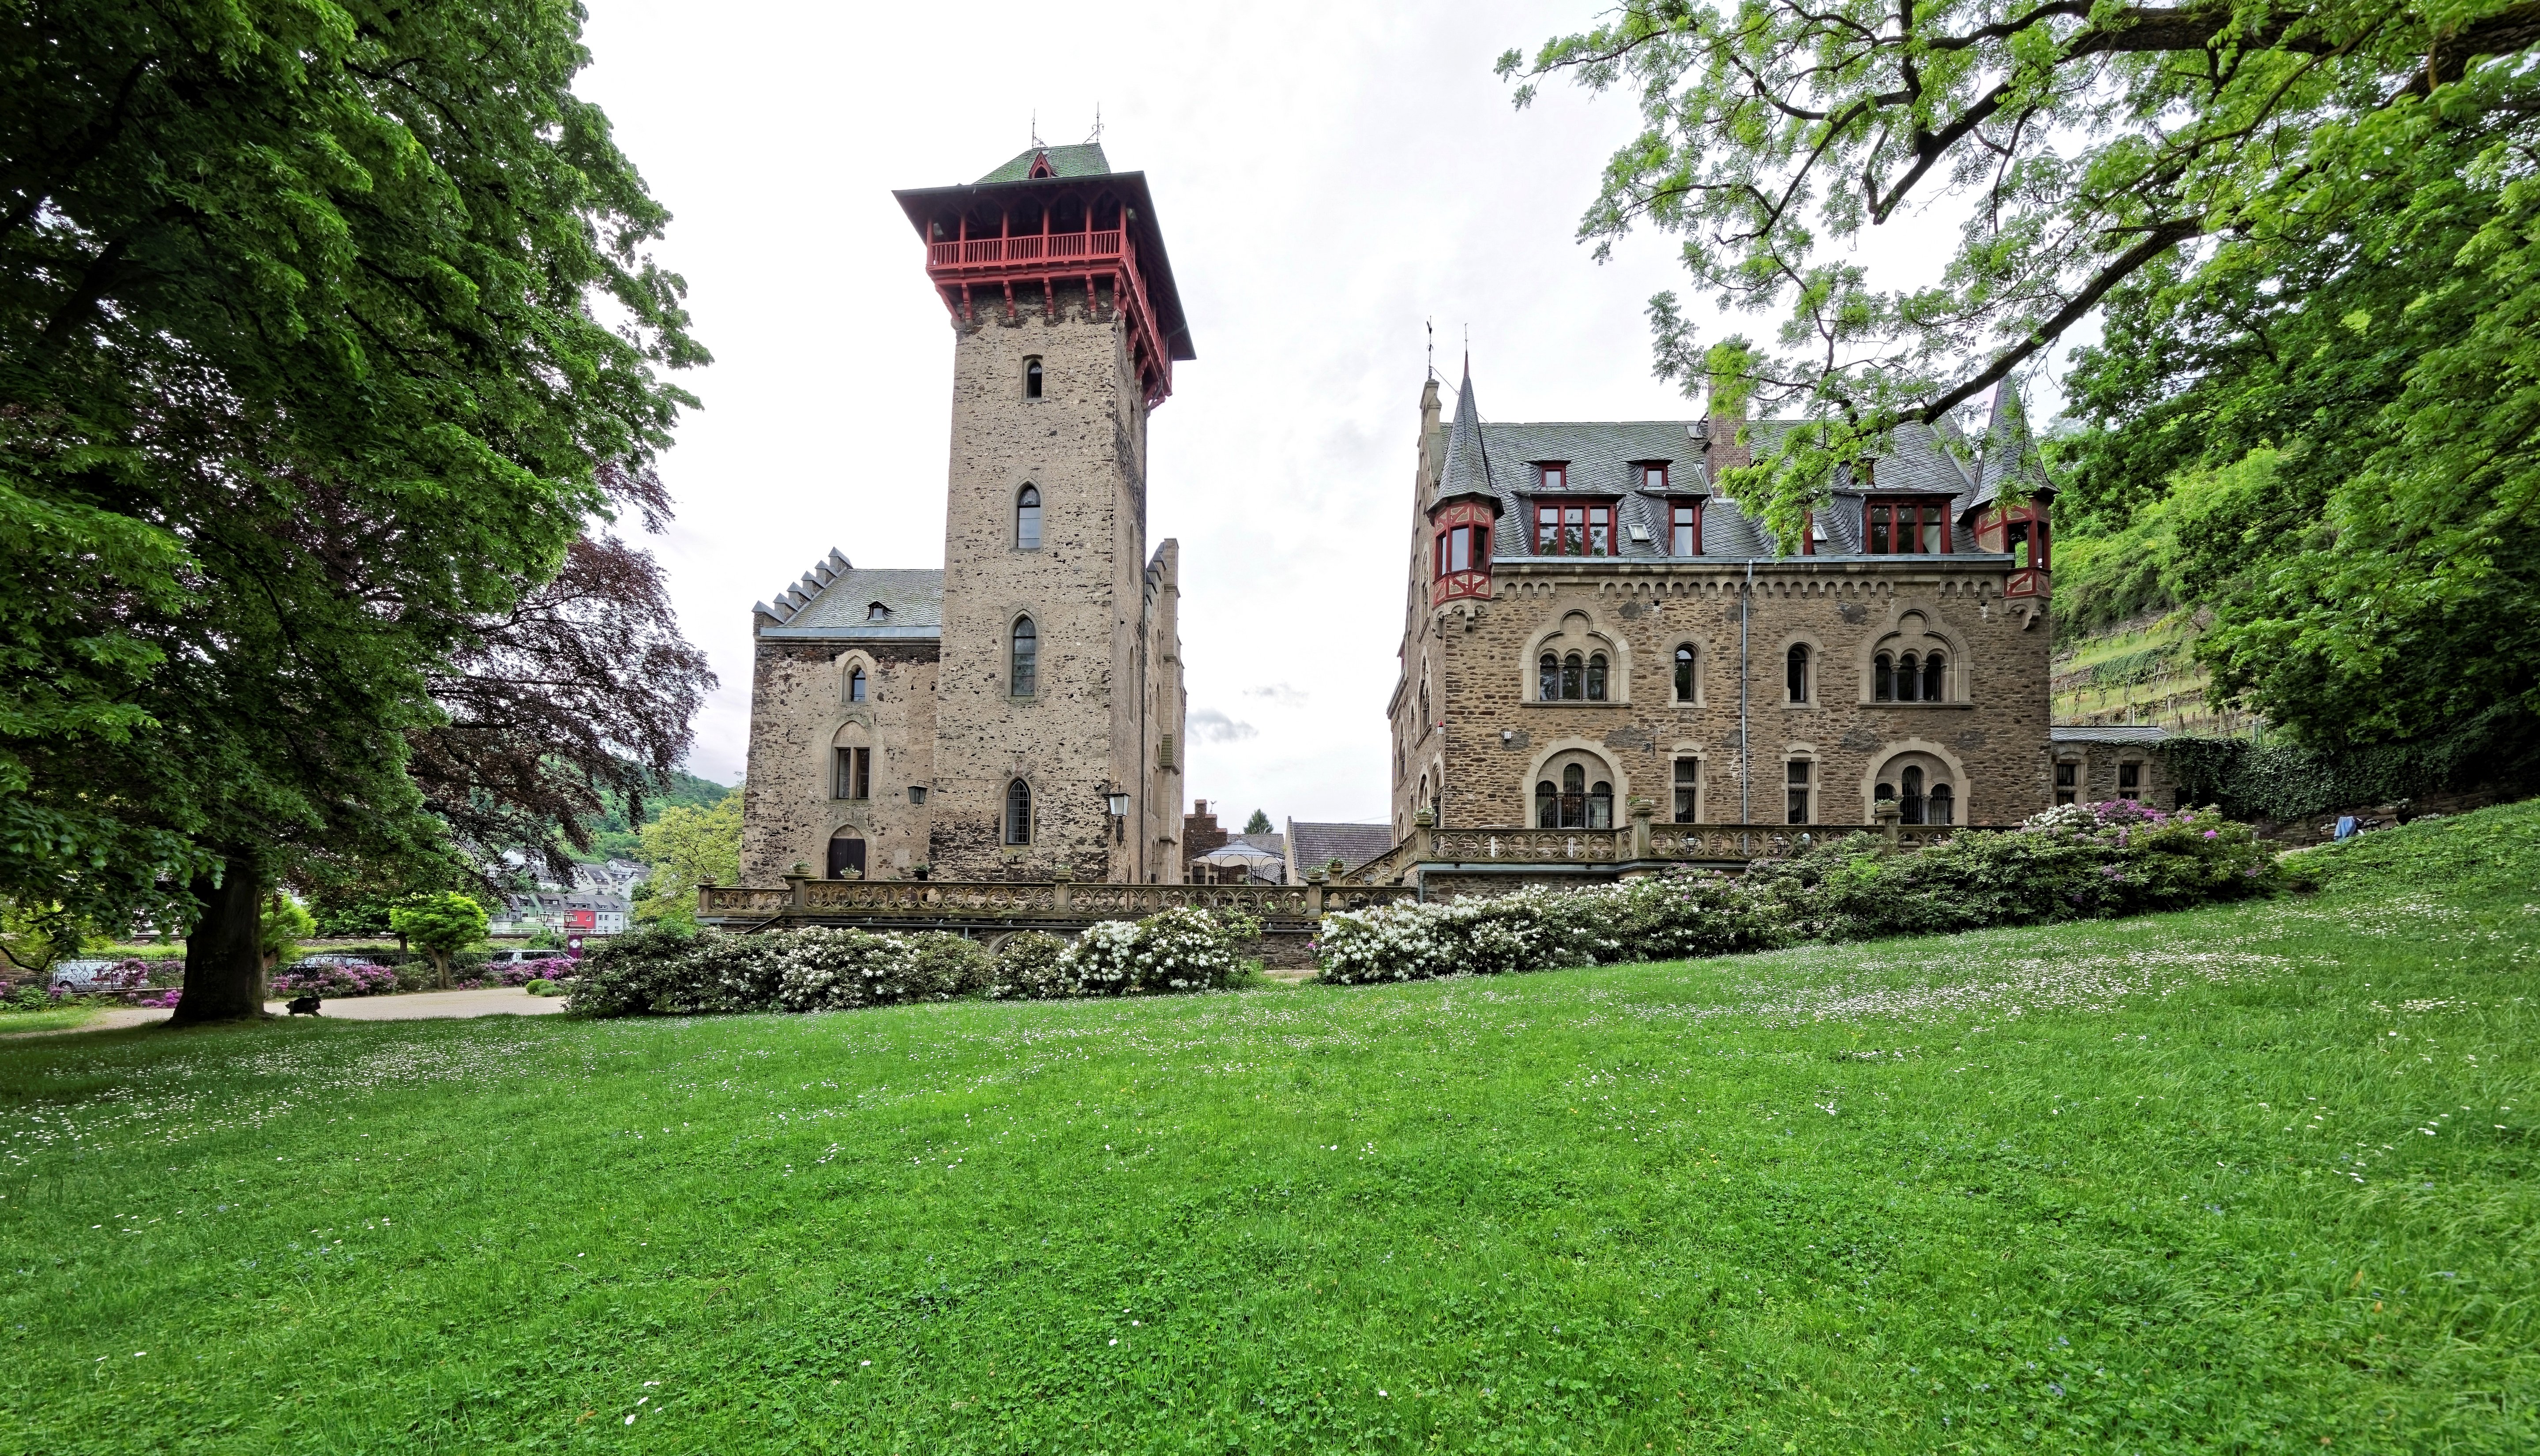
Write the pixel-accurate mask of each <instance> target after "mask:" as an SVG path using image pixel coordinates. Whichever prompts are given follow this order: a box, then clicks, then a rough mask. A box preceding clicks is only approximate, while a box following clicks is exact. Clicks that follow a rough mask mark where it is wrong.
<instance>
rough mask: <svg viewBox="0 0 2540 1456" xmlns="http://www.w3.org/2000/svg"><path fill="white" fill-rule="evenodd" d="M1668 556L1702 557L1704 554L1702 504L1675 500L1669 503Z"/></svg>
mask: <svg viewBox="0 0 2540 1456" xmlns="http://www.w3.org/2000/svg"><path fill="white" fill-rule="evenodd" d="M1667 521H1668V525H1667V554H1668V555H1669V556H1700V555H1701V554H1702V502H1700V501H1698V500H1675V501H1669V502H1667Z"/></svg>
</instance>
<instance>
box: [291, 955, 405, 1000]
mask: <svg viewBox="0 0 2540 1456" xmlns="http://www.w3.org/2000/svg"><path fill="white" fill-rule="evenodd" d="M266 989H267V990H268V991H270V992H271V993H272V994H273V995H274V996H277V997H283V998H289V997H295V996H310V995H316V996H317V997H319V998H325V997H347V996H386V995H388V993H390V992H392V991H394V990H396V989H397V973H396V972H395V971H393V970H390V969H389V968H388V967H387V966H381V965H372V964H370V963H369V962H367V961H352V962H321V963H318V964H314V965H296V966H287V967H285V968H283V969H281V970H278V971H275V972H274V973H273V979H272V980H271V981H270V982H269V983H268V984H267V987H266Z"/></svg>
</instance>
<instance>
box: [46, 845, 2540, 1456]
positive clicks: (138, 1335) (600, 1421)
mask: <svg viewBox="0 0 2540 1456" xmlns="http://www.w3.org/2000/svg"><path fill="white" fill-rule="evenodd" d="M2307 853H2308V855H2309V856H2311V857H2313V858H2312V863H2314V864H2317V865H2319V866H2320V867H2321V869H2322V873H2321V876H2320V877H2321V878H2322V880H2323V881H2324V883H2325V884H2326V888H2325V889H2324V890H2322V891H2321V892H2320V893H2318V894H2316V895H2313V896H2308V897H2289V898H2280V899H2275V900H2269V901H2261V902H2250V903H2243V904H2238V905H2234V906H2229V907H2223V908H2217V909H2211V910H2204V911H2197V912H2192V913H2187V914H2181V915H2174V916H2163V917H2148V918H2141V919H2135V920H2126V921H2110V922H2089V923H2081V924H2075V925H2066V926H2058V927H2052V928H2043V929H2032V930H2023V931H2009V932H1988V933H1981V934H1969V935H1963V936H1947V937H1937V938H1923V939H1893V940H1884V941H1874V942H1870V943H1868V944H1855V945H1848V946H1814V947H1808V948H1803V949H1799V950H1792V951H1784V952H1777V953H1772V954H1763V955H1753V956H1744V957H1730V958H1724V959H1719V960H1709V961H1701V962H1695V963H1690V964H1673V965H1639V966H1617V967H1607V968H1601V969H1588V970H1575V971H1561V972H1549V973H1543V974H1535V975H1518V976H1503V977H1494V978H1490V979H1487V980H1447V981H1433V982H1423V983H1417V984H1411V985H1401V986H1381V987H1372V988H1338V987H1321V986H1308V987H1304V988H1298V989H1281V990H1267V991H1252V992H1245V993H1240V994H1232V995H1213V996H1200V997H1186V998H1160V999H1155V1000H1148V1001H1126V1002H1104V1003H1094V1004H1084V1003H1062V1004H1048V1003H1043V1004H1028V1005H1005V1004H995V1003H953V1004H949V1005H918V1006H903V1007H893V1008H885V1009H880V1010H866V1011H857V1012H852V1013H843V1014H835V1015H810V1016H729V1017H721V1018H714V1019H700V1020H677V1019H664V1020H636V1021H610V1022H589V1021H571V1020H562V1019H550V1020H528V1019H518V1020H516V1019H512V1018H494V1019H488V1020H483V1021H474V1022H458V1021H453V1022H439V1023H429V1022H412V1023H402V1024H388V1023H369V1024H363V1023H334V1022H324V1021H319V1022H309V1021H295V1022H292V1023H289V1024H284V1025H274V1026H268V1027H262V1028H215V1029H206V1030H200V1031H192V1032H184V1033H172V1032H164V1031H162V1032H151V1033H142V1032H133V1033H115V1034H104V1035H81V1036H61V1037H55V1038H51V1039H49V1040H42V1041H36V1042H22V1043H19V1044H17V1045H16V1046H15V1047H14V1048H13V1050H12V1053H11V1055H10V1056H9V1057H8V1058H7V1059H6V1060H5V1061H0V1098H5V1099H6V1110H7V1114H8V1115H7V1117H6V1119H5V1121H0V1129H4V1130H5V1132H0V1206H5V1208H6V1209H7V1210H8V1211H9V1213H8V1215H7V1216H6V1217H5V1218H0V1255H5V1259H0V1267H5V1268H6V1269H7V1270H9V1271H12V1272H13V1273H12V1277H11V1278H10V1280H9V1282H8V1283H7V1284H6V1285H5V1286H0V1336H5V1339H6V1341H7V1344H6V1346H5V1349H6V1351H7V1355H8V1357H7V1358H6V1359H5V1360H0V1432H5V1437H0V1445H5V1446H7V1447H8V1448H11V1449H32V1450H43V1451H47V1452H57V1453H72V1452H119V1451H143V1450H161V1449H168V1448H173V1447H185V1448H189V1449H205V1450H223V1451H256V1452H275V1451H290V1452H300V1451H307V1452H318V1451H324V1452H346V1451H381V1450H389V1449H395V1450H401V1451H406V1450H468V1451H480V1450H505V1449H537V1450H571V1449H583V1448H586V1447H588V1448H594V1449H597V1448H600V1447H601V1446H603V1445H605V1446H606V1447H607V1448H609V1449H620V1450H658V1451H680V1452H690V1451H716V1452H741V1451H842V1452H843V1451H857V1452H864V1451H879V1450H907V1451H930V1452H932V1451H982V1452H985V1451H1024V1450H1032V1451H1051V1450H1108V1451H1166V1450H1170V1451H1187V1450H1199V1449H1205V1450H1221V1451H1224V1450H1245V1451H1303V1450H1308V1449H1330V1450H1369V1451H1412V1450H1420V1451H1474V1450H1529V1451H1552V1450H1559V1451H1579V1452H1586V1451H1596V1452H1618V1453H1622V1452H1643V1451H1752V1452H1761V1453H1774V1452H1782V1453H1791V1452H1799V1451H1909V1450H1910V1451H1930V1450H1936V1449H1950V1450H1959V1451H2023V1452H2025V1451H2033V1450H2041V1449H2049V1450H2092V1451H2119V1450H2123V1451H2175V1450H2188V1449H2195V1450H2249V1451H2257V1450H2270V1451H2293V1450H2307V1451H2319V1450H2370V1451H2399V1450H2431V1449H2441V1450H2446V1451H2455V1452H2500V1453H2501V1452H2519V1451H2527V1450H2530V1449H2533V1448H2534V1446H2535V1445H2540V1418H2535V1410H2540V1407H2535V1403H2534V1397H2535V1395H2540V1355H2535V1353H2534V1352H2535V1351H2540V1327H2535V1314H2534V1306H2533V1305H2532V1304H2531V1302H2530V1300H2529V1298H2528V1294H2529V1291H2530V1290H2531V1289H2532V1288H2533V1287H2534V1286H2535V1280H2536V1279H2540V1270H2535V1268H2534V1256H2533V1249H2534V1243H2533V1237H2532V1235H2533V1230H2534V1226H2535V1216H2536V1215H2540V1177H2535V1173H2540V1168H2536V1167H2535V1161H2536V1160H2535V1149H2534V1145H2533V1142H2532V1137H2531V1129H2532V1126H2533V1123H2532V1112H2533V1110H2534V1109H2535V1107H2540V1102H2535V1098H2540V1085H2535V1084H2534V1080H2535V1072H2536V1071H2540V1051H2535V1049H2540V1014H2535V1007H2534V1005H2533V1000H2532V984H2533V974H2534V972H2535V970H2540V904H2535V898H2534V893H2533V890H2532V886H2533V885H2534V884H2535V883H2540V808H2535V807H2534V806H2530V805H2524V806H2516V807H2512V808H2506V809H2498V810H2489V811H2485V812H2482V813H2479V814H2474V815H2467V816H2462V817H2459V818H2454V819H2445V820H2437V821H2429V822H2422V823H2419V824H2417V825H2413V826H2410V827H2409V828H2406V829H2401V830H2391V831H2387V832H2383V833H2378V834H2374V835H2370V836H2366V837H2365V838H2364V839H2362V840H2361V841H2358V842H2354V843H2351V844H2348V845H2344V846H2339V847H2335V848H2332V849H2323V850H2317V851H2310V852H2307Z"/></svg>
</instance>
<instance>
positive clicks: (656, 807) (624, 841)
mask: <svg viewBox="0 0 2540 1456" xmlns="http://www.w3.org/2000/svg"><path fill="white" fill-rule="evenodd" d="M644 783H645V789H644V818H643V820H642V822H640V823H638V822H634V821H631V820H630V819H629V818H628V816H627V804H626V797H625V796H624V795H622V794H618V793H615V792H613V791H612V792H610V793H608V794H605V795H603V796H602V803H603V805H604V807H603V808H602V810H601V813H600V818H599V819H598V820H597V821H595V822H594V823H593V825H592V835H591V849H590V850H589V852H588V853H586V854H584V855H582V856H581V857H580V858H583V859H587V860H640V859H642V858H643V857H644V842H643V837H642V832H643V830H644V827H645V826H646V825H648V824H651V823H653V822H654V821H656V820H658V819H660V818H661V817H662V814H663V812H664V811H665V810H667V809H669V808H670V807H671V806H672V805H674V804H684V805H686V806H688V807H691V808H700V809H710V808H713V807H714V806H715V805H717V804H719V803H722V802H723V801H724V800H725V799H726V798H739V797H741V791H740V790H739V789H738V788H735V787H733V786H731V785H726V784H718V783H716V782H715V781H714V780H712V779H701V778H698V777H697V776H696V775H694V774H691V773H689V772H687V771H686V770H684V769H672V770H670V772H669V773H665V774H657V773H652V772H650V771H649V770H648V771H646V772H645V774H644Z"/></svg>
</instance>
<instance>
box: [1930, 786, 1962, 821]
mask: <svg viewBox="0 0 2540 1456" xmlns="http://www.w3.org/2000/svg"><path fill="white" fill-rule="evenodd" d="M1957 813H1958V805H1957V796H1955V795H1953V794H1951V793H1950V792H1949V786H1948V785H1946V784H1935V785H1933V786H1932V799H1931V821H1932V822H1933V823H1935V824H1954V823H1956V822H1958V817H1957Z"/></svg>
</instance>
